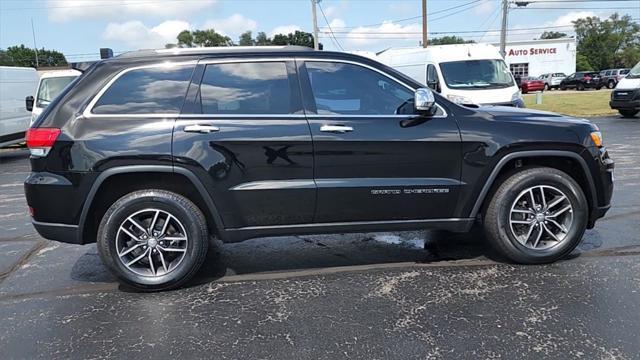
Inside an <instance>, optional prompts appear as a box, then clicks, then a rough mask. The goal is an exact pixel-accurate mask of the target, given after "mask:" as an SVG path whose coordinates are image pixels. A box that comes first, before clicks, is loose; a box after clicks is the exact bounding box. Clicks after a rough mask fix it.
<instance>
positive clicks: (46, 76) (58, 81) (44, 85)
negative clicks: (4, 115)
mask: <svg viewBox="0 0 640 360" xmlns="http://www.w3.org/2000/svg"><path fill="white" fill-rule="evenodd" d="M80 74H82V73H81V72H80V71H78V70H73V69H68V70H53V71H45V72H43V73H41V74H40V83H39V84H38V91H37V92H36V96H35V100H33V101H32V104H33V105H32V106H31V107H32V110H31V123H30V124H33V122H34V121H35V120H36V119H37V118H38V116H39V115H40V114H41V113H42V110H44V108H45V107H47V105H49V103H51V101H53V99H55V97H56V96H58V95H59V94H60V93H61V92H62V90H64V88H65V87H66V86H67V85H69V84H70V83H71V82H72V81H73V80H75V78H77V77H78V76H80ZM28 109H29V102H27V110H28Z"/></svg>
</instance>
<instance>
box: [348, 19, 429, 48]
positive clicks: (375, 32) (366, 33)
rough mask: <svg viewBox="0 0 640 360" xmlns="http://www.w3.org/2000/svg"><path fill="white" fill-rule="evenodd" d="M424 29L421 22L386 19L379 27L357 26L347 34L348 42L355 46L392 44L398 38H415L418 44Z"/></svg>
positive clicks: (386, 45)
mask: <svg viewBox="0 0 640 360" xmlns="http://www.w3.org/2000/svg"><path fill="white" fill-rule="evenodd" d="M421 31H422V26H421V25H420V24H408V25H401V24H397V23H393V22H390V21H385V22H383V23H382V24H381V25H379V26H377V27H363V26H360V27H357V28H354V29H352V30H351V31H349V33H348V34H347V43H349V45H353V46H371V45H374V44H381V43H384V44H385V47H388V46H392V45H391V43H392V42H395V41H397V40H414V41H415V43H416V45H417V43H418V41H419V38H420V35H419V33H421Z"/></svg>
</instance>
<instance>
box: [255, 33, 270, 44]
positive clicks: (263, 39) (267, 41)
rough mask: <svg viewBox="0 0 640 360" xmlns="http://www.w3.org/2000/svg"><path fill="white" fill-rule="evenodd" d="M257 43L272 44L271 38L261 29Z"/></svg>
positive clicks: (257, 36)
mask: <svg viewBox="0 0 640 360" xmlns="http://www.w3.org/2000/svg"><path fill="white" fill-rule="evenodd" d="M255 44H256V45H258V46H265V45H271V39H269V38H268V37H267V34H265V33H264V32H263V31H260V32H259V33H258V35H256V40H255Z"/></svg>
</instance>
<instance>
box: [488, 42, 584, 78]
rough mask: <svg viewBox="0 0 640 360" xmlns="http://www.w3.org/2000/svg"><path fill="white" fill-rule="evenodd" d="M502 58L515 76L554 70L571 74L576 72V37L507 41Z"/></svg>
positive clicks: (534, 74) (535, 74)
mask: <svg viewBox="0 0 640 360" xmlns="http://www.w3.org/2000/svg"><path fill="white" fill-rule="evenodd" d="M494 45H496V46H500V45H499V44H494ZM504 60H505V62H506V63H507V65H509V69H510V70H511V72H512V73H513V75H514V76H515V77H521V78H525V77H528V76H540V75H542V74H547V73H556V72H560V73H565V74H567V75H569V74H573V73H574V72H576V39H574V38H563V39H551V40H531V41H517V42H509V43H507V46H506V56H505V59H504Z"/></svg>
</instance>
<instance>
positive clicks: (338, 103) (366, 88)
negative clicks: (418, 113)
mask: <svg viewBox="0 0 640 360" xmlns="http://www.w3.org/2000/svg"><path fill="white" fill-rule="evenodd" d="M306 67H307V72H308V73H309V80H310V81H311V88H312V91H313V96H314V99H315V103H316V108H317V112H318V114H344V115H394V114H403V113H407V112H408V111H409V110H408V109H410V112H413V105H412V101H413V96H414V95H413V91H411V90H409V89H407V88H406V87H404V86H402V85H401V84H398V83H397V82H395V81H393V80H391V79H390V78H388V77H386V76H384V75H382V74H380V73H378V72H376V71H373V70H370V69H367V68H365V67H362V66H357V65H353V64H344V63H334V62H307V63H306ZM407 105H409V106H407Z"/></svg>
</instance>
